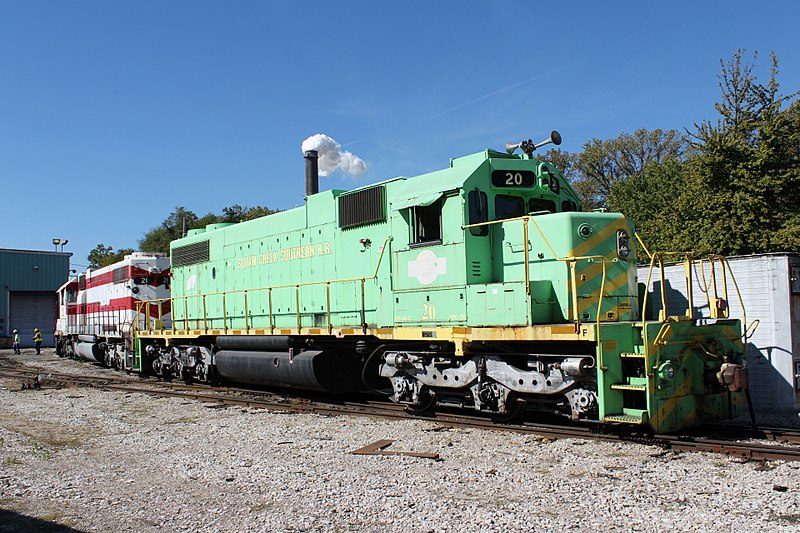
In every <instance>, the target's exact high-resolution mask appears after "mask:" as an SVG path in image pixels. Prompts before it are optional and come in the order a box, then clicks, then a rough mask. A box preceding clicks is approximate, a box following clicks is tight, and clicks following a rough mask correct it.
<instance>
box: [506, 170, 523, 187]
mask: <svg viewBox="0 0 800 533" xmlns="http://www.w3.org/2000/svg"><path fill="white" fill-rule="evenodd" d="M506 185H522V173H521V172H506Z"/></svg>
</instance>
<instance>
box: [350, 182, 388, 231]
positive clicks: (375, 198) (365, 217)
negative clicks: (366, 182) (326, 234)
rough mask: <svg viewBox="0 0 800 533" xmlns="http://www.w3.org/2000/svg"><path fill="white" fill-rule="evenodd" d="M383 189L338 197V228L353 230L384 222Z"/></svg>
mask: <svg viewBox="0 0 800 533" xmlns="http://www.w3.org/2000/svg"><path fill="white" fill-rule="evenodd" d="M383 190H384V189H383V187H372V188H369V189H364V190H361V191H356V192H352V193H348V194H343V195H341V196H340V197H339V227H340V228H354V227H356V226H363V225H365V224H374V223H375V222H383V221H384V220H386V207H385V202H384V193H383Z"/></svg>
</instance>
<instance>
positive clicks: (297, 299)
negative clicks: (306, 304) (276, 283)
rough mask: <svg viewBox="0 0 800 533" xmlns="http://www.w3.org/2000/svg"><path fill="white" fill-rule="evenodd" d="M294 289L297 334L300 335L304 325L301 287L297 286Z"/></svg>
mask: <svg viewBox="0 0 800 533" xmlns="http://www.w3.org/2000/svg"><path fill="white" fill-rule="evenodd" d="M294 289H295V290H294V302H295V305H296V306H297V333H298V334H299V333H300V329H301V328H302V325H303V323H302V319H301V318H300V285H295V287H294Z"/></svg>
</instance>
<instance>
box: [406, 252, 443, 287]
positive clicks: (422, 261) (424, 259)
mask: <svg viewBox="0 0 800 533" xmlns="http://www.w3.org/2000/svg"><path fill="white" fill-rule="evenodd" d="M440 274H447V258H446V257H436V254H434V253H433V252H431V251H430V250H424V251H422V252H420V253H419V255H418V256H417V258H416V259H415V260H414V261H409V262H408V277H409V278H417V281H419V282H420V283H422V284H423V285H430V284H431V283H433V282H434V281H436V278H438V277H439V275H440Z"/></svg>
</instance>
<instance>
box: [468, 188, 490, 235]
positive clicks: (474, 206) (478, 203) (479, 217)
mask: <svg viewBox="0 0 800 533" xmlns="http://www.w3.org/2000/svg"><path fill="white" fill-rule="evenodd" d="M467 203H468V204H469V223H470V224H480V223H481V222H488V221H489V200H488V198H487V197H486V193H485V192H483V191H479V190H478V189H475V190H474V191H469V195H468V196H467ZM469 232H470V233H472V234H473V235H475V236H476V237H482V236H484V235H489V226H477V227H474V228H469Z"/></svg>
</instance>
